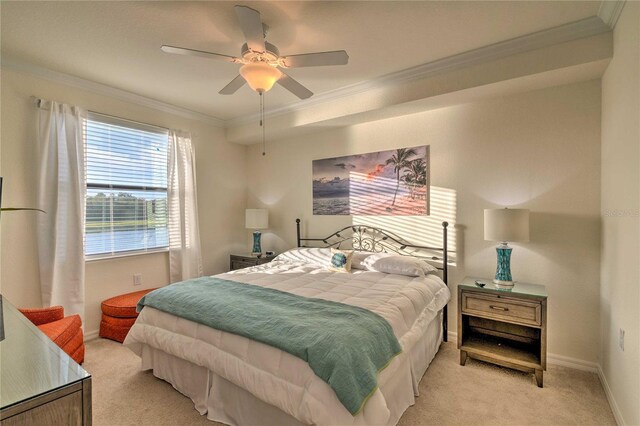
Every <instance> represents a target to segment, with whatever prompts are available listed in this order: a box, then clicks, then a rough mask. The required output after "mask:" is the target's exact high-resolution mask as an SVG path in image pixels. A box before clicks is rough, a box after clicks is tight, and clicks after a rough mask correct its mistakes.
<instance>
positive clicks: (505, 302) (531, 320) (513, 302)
mask: <svg viewBox="0 0 640 426" xmlns="http://www.w3.org/2000/svg"><path fill="white" fill-rule="evenodd" d="M462 312H463V313H468V314H475V315H482V316H486V317H488V318H496V319H509V320H512V321H514V322H518V323H521V324H529V325H538V326H539V325H541V324H542V319H541V318H542V317H541V315H542V306H541V304H540V303H539V302H529V301H525V300H521V299H511V298H508V297H504V296H500V295H493V294H484V293H483V294H480V293H473V292H466V291H465V292H463V293H462Z"/></svg>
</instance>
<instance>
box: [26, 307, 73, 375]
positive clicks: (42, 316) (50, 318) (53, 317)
mask: <svg viewBox="0 0 640 426" xmlns="http://www.w3.org/2000/svg"><path fill="white" fill-rule="evenodd" d="M20 312H22V313H23V314H24V316H25V317H27V318H28V319H29V321H31V322H32V323H34V324H35V325H36V326H37V327H38V328H39V329H40V330H41V331H42V332H43V333H44V334H46V335H47V336H48V337H49V338H50V339H51V340H53V342H54V343H55V344H56V345H58V346H60V348H62V350H63V351H65V352H66V353H67V354H68V355H69V356H70V357H71V358H73V359H74V360H75V361H76V362H77V363H78V364H82V363H83V362H84V336H83V334H82V320H81V319H80V315H69V316H68V317H66V318H65V316H64V308H63V307H62V306H52V307H50V308H41V309H20Z"/></svg>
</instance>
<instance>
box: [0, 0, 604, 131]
mask: <svg viewBox="0 0 640 426" xmlns="http://www.w3.org/2000/svg"><path fill="white" fill-rule="evenodd" d="M234 4H235V3H233V2H160V1H159V2H117V1H113V2H11V1H3V2H2V4H1V6H0V13H1V22H0V24H1V42H2V46H1V47H2V55H3V57H8V58H11V59H15V60H19V61H23V62H28V63H31V64H34V65H37V66H40V67H45V68H48V69H51V70H54V71H58V72H62V73H67V74H71V75H74V76H77V77H81V78H84V79H87V80H91V81H95V82H98V83H102V84H106V85H109V86H112V87H115V88H119V89H123V90H126V91H129V92H132V93H135V94H138V95H142V96H146V97H149V98H152V99H156V100H159V101H163V102H166V103H169V104H173V105H176V106H180V107H184V108H188V109H191V110H193V111H197V112H200V113H204V114H207V115H210V116H213V117H217V118H220V119H224V120H228V119H232V118H237V117H241V116H245V115H249V114H253V113H255V112H257V109H258V97H257V95H255V94H254V93H252V92H251V90H250V89H249V88H248V87H247V86H246V85H245V86H244V87H243V88H241V89H240V90H239V91H238V92H236V94H235V95H232V96H223V95H219V94H218V90H220V89H221V88H222V87H224V86H225V85H226V84H227V83H228V82H229V81H230V80H231V79H233V78H234V77H235V76H236V75H237V72H238V66H237V65H236V64H230V63H225V62H216V61H212V60H207V59H203V58H196V57H184V56H175V55H168V54H166V53H163V52H161V51H160V45H162V44H172V45H177V46H184V47H190V48H194V49H200V50H207V51H212V52H217V53H223V54H228V55H235V56H239V54H240V52H239V50H240V46H241V44H242V43H243V42H244V39H243V35H242V32H241V31H240V28H239V26H238V25H237V22H236V18H235V14H234V10H233V6H234ZM238 4H243V5H248V6H250V7H253V8H255V9H257V10H259V11H260V12H261V14H262V18H263V22H265V23H266V24H268V25H269V26H270V31H269V34H268V37H267V40H268V41H270V42H271V43H273V44H275V45H276V46H277V47H278V48H279V49H280V53H281V54H283V55H286V54H297V53H309V52H317V51H327V50H339V49H345V50H346V51H347V52H348V53H349V56H350V61H349V65H347V66H334V67H320V68H300V69H290V70H289V71H288V73H289V74H290V75H291V76H292V77H294V78H296V79H297V80H298V81H300V82H301V83H302V84H304V85H305V86H307V87H308V88H309V89H310V90H312V91H313V92H315V93H316V94H318V93H323V92H326V91H330V90H334V89H338V88H341V87H344V86H348V85H351V84H355V83H359V82H362V81H366V80H369V79H372V78H375V77H380V76H382V75H385V74H388V73H391V72H395V71H399V70H402V69H406V68H409V67H412V66H416V65H420V64H423V63H427V62H430V61H433V60H436V59H440V58H444V57H447V56H451V55H454V54H457V53H461V52H464V51H468V50H471V49H475V48H478V47H482V46H486V45H490V44H493V43H496V42H500V41H503V40H507V39H510V38H514V37H518V36H521V35H525V34H529V33H532V32H535V31H540V30H543V29H547V28H551V27H554V26H558V25H562V24H564V23H568V22H572V21H577V20H580V19H584V18H587V17H590V16H594V15H596V14H597V12H598V7H599V4H600V2H599V1H591V2H588V1H572V2H571V1H569V2H559V1H549V2H544V1H509V2H507V1H498V2H484V1H472V2H462V1H445V2H411V1H410V2H396V1H387V2H385V1H380V2H239V3H238ZM5 55H6V56H5ZM296 101H298V99H297V98H296V97H295V96H294V95H292V94H291V93H289V92H288V91H286V90H285V89H283V88H281V87H279V86H276V87H274V89H273V90H271V91H270V92H269V93H268V94H267V97H266V104H267V109H269V107H278V106H283V105H286V104H288V103H293V102H296Z"/></svg>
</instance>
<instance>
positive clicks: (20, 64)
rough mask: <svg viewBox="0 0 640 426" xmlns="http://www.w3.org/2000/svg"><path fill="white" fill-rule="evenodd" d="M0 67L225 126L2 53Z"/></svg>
mask: <svg viewBox="0 0 640 426" xmlns="http://www.w3.org/2000/svg"><path fill="white" fill-rule="evenodd" d="M0 68H2V69H7V70H13V71H20V72H23V73H26V74H30V75H33V76H35V77H39V78H42V79H45V80H49V81H53V82H56V83H61V84H65V85H67V86H71V87H76V88H78V89H83V90H87V91H89V92H93V93H97V94H100V95H105V96H110V97H112V98H116V99H119V100H122V101H126V102H130V103H133V104H136V105H141V106H144V107H147V108H152V109H155V110H157V111H162V112H167V113H169V114H173V115H177V116H179V117H184V118H189V119H192V120H198V121H202V122H205V123H208V124H211V125H213V126H216V127H225V121H224V120H222V119H220V118H217V117H213V116H210V115H207V114H202V113H200V112H196V111H192V110H190V109H187V108H183V107H179V106H176V105H171V104H168V103H166V102H162V101H158V100H155V99H151V98H147V97H146V96H142V95H137V94H135V93H131V92H128V91H126V90H122V89H117V88H115V87H112V86H108V85H106V84H102V83H96V82H95V81H91V80H86V79H84V78H80V77H76V76H73V75H70V74H65V73H62V72H58V71H53V70H50V69H48V68H44V67H40V66H37V65H33V64H31V63H28V62H24V61H20V60H18V59H15V58H11V57H7V56H4V55H3V56H2V58H1V61H0Z"/></svg>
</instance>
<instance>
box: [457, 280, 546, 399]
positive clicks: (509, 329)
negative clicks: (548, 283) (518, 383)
mask: <svg viewBox="0 0 640 426" xmlns="http://www.w3.org/2000/svg"><path fill="white" fill-rule="evenodd" d="M476 280H479V281H480V282H483V283H486V285H485V286H484V288H481V287H478V286H477V285H476V284H475V281H476ZM458 349H460V365H464V364H465V363H466V361H467V356H469V357H471V358H475V359H479V360H481V361H486V362H491V363H493V364H497V365H501V366H503V367H509V368H513V369H516V370H520V371H524V372H527V373H534V374H535V377H536V383H537V384H538V386H539V387H542V383H543V372H544V370H546V369H547V291H546V289H545V287H544V286H541V285H536V284H526V283H520V282H516V284H515V285H514V286H513V289H510V290H503V289H498V288H497V287H496V286H495V285H494V284H493V282H492V280H490V279H483V278H474V277H466V278H465V279H464V281H463V282H462V284H459V285H458Z"/></svg>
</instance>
